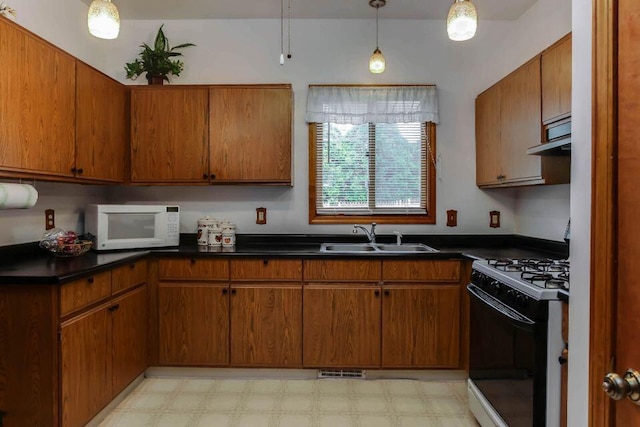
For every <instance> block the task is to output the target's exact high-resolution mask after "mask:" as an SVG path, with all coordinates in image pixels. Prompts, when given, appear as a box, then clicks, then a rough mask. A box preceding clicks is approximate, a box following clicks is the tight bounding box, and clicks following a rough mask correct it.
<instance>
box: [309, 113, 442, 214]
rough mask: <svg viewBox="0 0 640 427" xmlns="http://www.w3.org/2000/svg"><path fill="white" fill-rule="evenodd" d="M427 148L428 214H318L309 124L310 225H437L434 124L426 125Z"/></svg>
mask: <svg viewBox="0 0 640 427" xmlns="http://www.w3.org/2000/svg"><path fill="white" fill-rule="evenodd" d="M425 126H426V132H427V137H428V139H427V140H428V143H429V146H428V147H427V150H428V151H427V156H426V159H425V161H426V164H425V167H426V168H427V177H428V179H427V184H426V185H428V186H429V187H428V188H427V194H428V200H427V213H426V214H423V215H420V214H385V215H380V214H378V215H343V214H339V215H320V214H318V212H317V209H316V195H317V191H318V189H317V176H318V173H317V170H316V164H317V163H316V158H317V156H316V154H317V150H316V136H317V135H316V134H317V130H318V124H317V123H309V224H357V223H363V222H365V223H366V222H375V223H378V224H435V223H436V168H435V166H434V165H433V164H432V160H433V159H434V158H435V153H436V125H435V123H432V122H426V124H425Z"/></svg>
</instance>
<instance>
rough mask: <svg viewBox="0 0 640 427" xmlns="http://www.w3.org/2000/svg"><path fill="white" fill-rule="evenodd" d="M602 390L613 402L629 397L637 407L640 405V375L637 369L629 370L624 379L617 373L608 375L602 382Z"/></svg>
mask: <svg viewBox="0 0 640 427" xmlns="http://www.w3.org/2000/svg"><path fill="white" fill-rule="evenodd" d="M602 389H603V390H604V391H605V393H607V394H608V395H609V397H610V398H612V399H613V400H622V399H624V398H625V397H628V398H629V400H631V401H632V402H633V403H635V404H636V405H640V373H639V372H638V371H636V370H635V369H628V370H627V372H625V373H624V377H621V376H620V375H618V374H616V373H615V372H611V373H608V374H607V376H606V377H604V381H603V382H602Z"/></svg>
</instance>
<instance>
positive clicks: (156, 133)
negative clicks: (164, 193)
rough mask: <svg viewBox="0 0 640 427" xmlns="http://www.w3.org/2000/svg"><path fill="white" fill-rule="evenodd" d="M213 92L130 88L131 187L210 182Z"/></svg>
mask: <svg viewBox="0 0 640 427" xmlns="http://www.w3.org/2000/svg"><path fill="white" fill-rule="evenodd" d="M208 104H209V92H208V90H207V89H204V88H203V89H200V88H179V87H160V88H155V87H154V88H150V87H140V88H137V87H136V88H132V89H131V182H136V183H158V184H162V183H192V184H193V183H207V182H208V181H209V175H208V174H209V166H208V163H209V161H208V160H209V151H208V147H209V141H208V139H209V135H208V126H209V117H208V114H207V112H208Z"/></svg>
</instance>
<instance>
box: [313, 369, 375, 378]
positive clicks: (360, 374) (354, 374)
mask: <svg viewBox="0 0 640 427" xmlns="http://www.w3.org/2000/svg"><path fill="white" fill-rule="evenodd" d="M318 378H319V379H321V378H354V379H362V380H364V379H367V373H366V371H364V370H363V369H319V370H318Z"/></svg>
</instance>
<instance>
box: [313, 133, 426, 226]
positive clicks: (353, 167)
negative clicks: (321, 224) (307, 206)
mask: <svg viewBox="0 0 640 427" xmlns="http://www.w3.org/2000/svg"><path fill="white" fill-rule="evenodd" d="M427 135H428V133H427V131H426V124H425V123H375V124H374V123H369V124H362V125H351V124H335V123H318V124H317V130H316V144H315V145H316V150H317V153H316V159H317V160H316V161H317V164H316V179H317V182H316V188H317V190H316V212H317V213H318V214H319V215H398V214H404V215H412V214H416V215H424V214H426V213H427V201H428V200H429V198H428V196H429V194H428V188H429V185H428V182H427V179H428V173H427V166H428V163H427V154H428V143H429V142H428V140H427V138H428V136H427Z"/></svg>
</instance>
